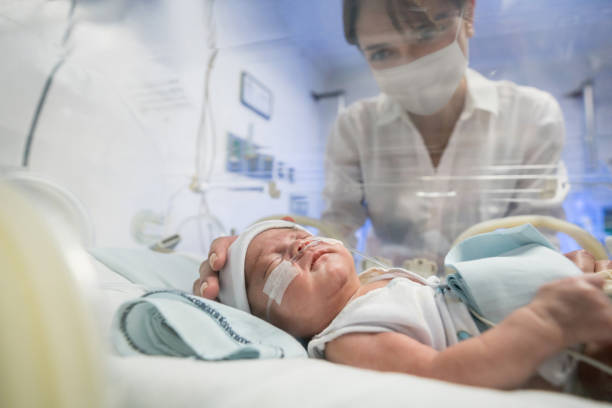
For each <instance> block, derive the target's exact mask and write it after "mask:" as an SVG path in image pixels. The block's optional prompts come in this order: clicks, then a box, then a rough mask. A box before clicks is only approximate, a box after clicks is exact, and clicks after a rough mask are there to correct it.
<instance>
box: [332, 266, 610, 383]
mask: <svg viewBox="0 0 612 408" xmlns="http://www.w3.org/2000/svg"><path fill="white" fill-rule="evenodd" d="M602 285H603V280H602V279H601V278H599V277H597V276H592V275H591V276H589V275H585V276H582V277H579V278H570V279H564V280H562V281H558V282H553V283H551V284H548V285H546V286H544V287H543V288H542V289H541V290H540V291H539V292H538V295H537V296H536V298H535V299H534V301H533V302H532V303H530V304H529V305H528V306H525V307H523V308H521V309H518V310H516V311H515V312H514V313H512V314H511V315H510V316H508V318H506V319H505V320H504V321H503V322H501V323H500V324H499V325H498V326H496V327H495V328H493V329H490V330H488V331H486V332H485V333H484V334H482V335H481V336H478V337H476V338H472V339H469V340H465V341H463V342H461V343H458V344H456V345H454V346H452V347H449V348H447V349H445V350H443V351H436V350H434V349H432V348H431V347H428V346H425V345H423V344H421V343H419V342H417V341H415V340H413V339H412V338H410V337H408V336H406V335H403V334H399V333H376V334H368V333H365V334H364V333H355V334H347V335H344V336H341V337H339V338H337V339H335V340H333V341H331V342H330V343H328V344H327V346H326V351H325V352H326V358H327V359H328V360H330V361H334V362H338V363H343V364H348V365H353V366H357V367H363V368H370V369H375V370H381V371H396V372H404V373H409V374H414V375H418V376H423V377H429V378H436V379H440V380H446V381H451V382H456V383H461V384H468V385H476V386H483V387H493V388H500V389H511V388H517V387H520V386H521V385H523V384H524V383H525V382H527V380H528V379H529V378H530V377H531V376H532V375H533V374H534V373H535V371H536V369H537V367H538V366H539V365H540V364H542V363H543V362H544V361H545V360H546V359H548V358H549V357H551V356H553V355H554V354H556V353H558V352H559V351H561V350H562V349H564V348H565V347H568V346H571V345H574V344H578V343H582V342H587V341H612V303H610V301H609V300H608V298H607V297H606V296H605V295H604V294H603V292H602V290H601V286H602Z"/></svg>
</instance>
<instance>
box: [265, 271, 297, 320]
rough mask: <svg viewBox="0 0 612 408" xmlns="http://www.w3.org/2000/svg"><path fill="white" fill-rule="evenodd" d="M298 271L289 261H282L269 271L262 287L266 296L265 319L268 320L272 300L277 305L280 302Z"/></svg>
mask: <svg viewBox="0 0 612 408" xmlns="http://www.w3.org/2000/svg"><path fill="white" fill-rule="evenodd" d="M299 273H300V272H299V269H297V268H296V267H295V266H293V264H292V263H291V262H289V261H282V262H281V263H280V264H279V265H278V266H277V267H276V268H274V270H273V271H272V272H270V276H268V279H267V280H266V284H265V285H264V288H263V293H265V294H266V295H267V296H268V305H267V306H266V319H267V320H268V321H269V320H270V307H271V306H272V301H275V302H276V303H277V304H278V305H280V304H281V302H282V300H283V296H284V295H285V291H286V290H287V287H289V284H290V283H291V282H292V281H293V279H295V277H296V276H297V275H298V274H299Z"/></svg>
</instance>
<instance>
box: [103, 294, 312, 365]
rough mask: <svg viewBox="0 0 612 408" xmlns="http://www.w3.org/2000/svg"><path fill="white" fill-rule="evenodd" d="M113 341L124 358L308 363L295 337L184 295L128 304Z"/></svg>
mask: <svg viewBox="0 0 612 408" xmlns="http://www.w3.org/2000/svg"><path fill="white" fill-rule="evenodd" d="M111 339H112V342H113V344H114V346H115V349H116V350H117V352H118V353H119V354H121V355H134V354H147V355H163V356H176V357H193V358H196V359H202V360H211V361H216V360H237V359H254V358H261V359H265V358H291V357H296V358H305V357H307V355H306V350H305V349H304V348H303V347H302V346H301V345H300V343H299V342H298V341H297V340H296V339H295V338H293V337H292V336H291V335H289V334H287V333H285V332H284V331H282V330H280V329H278V328H276V327H274V326H272V325H271V324H269V323H267V322H265V321H263V320H261V319H259V318H257V317H255V316H253V315H250V314H248V313H245V312H242V311H240V310H237V309H234V308H231V307H229V306H225V305H223V304H221V303H218V302H214V301H212V300H208V299H203V298H200V297H197V296H193V295H189V294H187V293H184V292H179V291H156V292H150V293H147V294H145V295H144V296H142V297H140V298H138V299H134V300H132V301H129V302H126V303H124V304H123V305H121V307H120V308H119V310H118V311H117V313H116V314H115V319H114V322H113V328H112V333H111Z"/></svg>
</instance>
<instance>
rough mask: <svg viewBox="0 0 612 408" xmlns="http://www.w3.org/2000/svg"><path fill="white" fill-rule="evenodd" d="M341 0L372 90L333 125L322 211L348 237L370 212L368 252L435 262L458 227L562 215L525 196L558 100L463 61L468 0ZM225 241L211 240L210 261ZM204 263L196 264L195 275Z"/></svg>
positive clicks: (553, 142)
mask: <svg viewBox="0 0 612 408" xmlns="http://www.w3.org/2000/svg"><path fill="white" fill-rule="evenodd" d="M343 7H344V32H345V36H346V39H347V41H348V42H349V43H350V44H353V45H356V46H357V47H358V48H359V50H360V51H361V53H362V54H363V56H364V57H365V59H366V60H367V62H368V65H369V66H370V68H371V71H372V74H373V76H374V78H375V80H376V81H377V83H378V85H379V87H380V89H381V91H382V92H381V94H380V95H379V96H377V97H374V98H371V99H364V100H360V101H358V102H356V103H355V104H353V105H352V106H350V107H349V108H348V109H347V110H346V111H344V112H342V113H341V114H340V115H339V117H338V119H337V121H336V123H335V125H334V129H333V131H332V133H331V135H330V137H329V140H328V145H327V152H326V186H325V189H324V193H323V194H324V197H325V198H326V201H327V208H326V210H325V211H324V213H323V217H322V218H323V220H325V221H327V222H330V223H333V224H335V225H336V226H337V227H338V229H339V231H341V233H342V234H343V235H344V236H345V237H346V239H347V240H348V242H351V241H354V238H355V237H354V233H355V231H356V230H357V229H358V228H359V227H360V226H362V225H363V223H364V222H365V221H366V219H368V218H369V219H370V220H371V222H372V227H373V232H374V234H372V235H373V236H372V237H370V239H369V240H368V249H367V252H369V253H370V254H374V255H379V256H383V257H386V258H389V259H391V260H392V261H393V263H394V264H396V265H401V263H402V262H404V261H405V260H406V259H408V258H413V257H425V258H429V259H435V260H436V261H438V262H440V260H441V257H442V256H443V255H444V254H445V253H446V252H447V251H448V249H449V247H450V244H451V243H452V241H453V240H454V238H455V237H456V236H458V235H459V234H460V233H461V232H462V231H463V230H465V229H466V228H467V227H469V226H471V225H473V224H475V223H477V222H480V221H483V220H486V219H490V218H497V217H503V216H509V215H518V214H532V213H536V212H538V213H546V214H548V215H554V216H557V217H559V216H563V212H562V210H561V208H560V206H559V205H557V206H555V207H548V208H541V207H538V208H536V207H534V206H533V205H532V203H533V202H534V201H536V202H537V201H538V199H539V198H542V197H543V194H544V193H545V192H546V191H547V190H548V189H549V185H548V184H547V182H549V181H550V180H551V179H554V177H552V175H553V173H554V172H555V171H556V168H557V166H558V165H559V163H560V162H559V161H560V155H561V150H562V147H563V140H564V134H565V130H564V124H563V117H562V114H561V110H560V108H559V105H558V104H557V102H556V101H555V99H554V98H553V97H552V96H550V95H549V94H547V93H544V92H542V91H540V90H537V89H534V88H528V87H521V86H518V85H516V84H513V83H511V82H508V81H500V82H494V81H490V80H488V79H486V78H484V77H483V76H482V75H480V74H478V73H477V72H475V71H473V70H471V69H469V68H467V66H468V55H469V39H470V38H471V37H472V36H473V35H474V26H473V17H474V7H475V0H344V2H343ZM534 199H535V200H534ZM231 241H232V238H231V237H225V238H220V239H218V240H216V241H215V242H214V243H213V245H212V248H211V252H212V255H211V258H210V259H209V260H210V263H212V264H214V266H215V267H216V268H215V269H217V268H220V267H221V266H222V261H224V259H225V252H226V251H227V246H228V245H229V244H230V243H231ZM215 254H216V255H215ZM217 259H218V260H217ZM217 263H221V265H218V264H217ZM211 273H212V271H210V268H209V266H208V263H204V264H203V266H202V268H201V274H202V278H205V277H207V276H209V275H210V274H211Z"/></svg>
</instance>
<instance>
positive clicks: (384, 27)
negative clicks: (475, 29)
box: [356, 0, 456, 42]
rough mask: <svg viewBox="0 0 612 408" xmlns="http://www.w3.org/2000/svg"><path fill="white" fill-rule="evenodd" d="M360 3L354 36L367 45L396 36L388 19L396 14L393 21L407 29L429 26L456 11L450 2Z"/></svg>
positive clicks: (370, 0) (368, 0)
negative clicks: (406, 26) (366, 41)
mask: <svg viewBox="0 0 612 408" xmlns="http://www.w3.org/2000/svg"><path fill="white" fill-rule="evenodd" d="M392 1H393V3H389V2H387V1H386V0H363V1H362V3H361V9H360V12H359V18H358V19H357V23H356V31H357V35H358V37H360V38H364V37H367V39H368V41H369V42H372V41H381V40H382V39H384V38H385V36H390V37H394V36H397V35H398V33H397V29H396V28H395V27H394V25H393V22H392V20H391V18H390V16H389V14H390V13H394V14H395V16H394V17H395V18H396V20H399V21H404V22H407V23H409V25H413V24H414V25H415V26H416V25H420V24H427V23H429V24H431V22H433V21H435V20H437V19H438V18H440V17H441V16H445V15H448V13H449V12H453V11H456V7H455V5H454V3H453V2H452V1H449V0H392Z"/></svg>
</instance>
